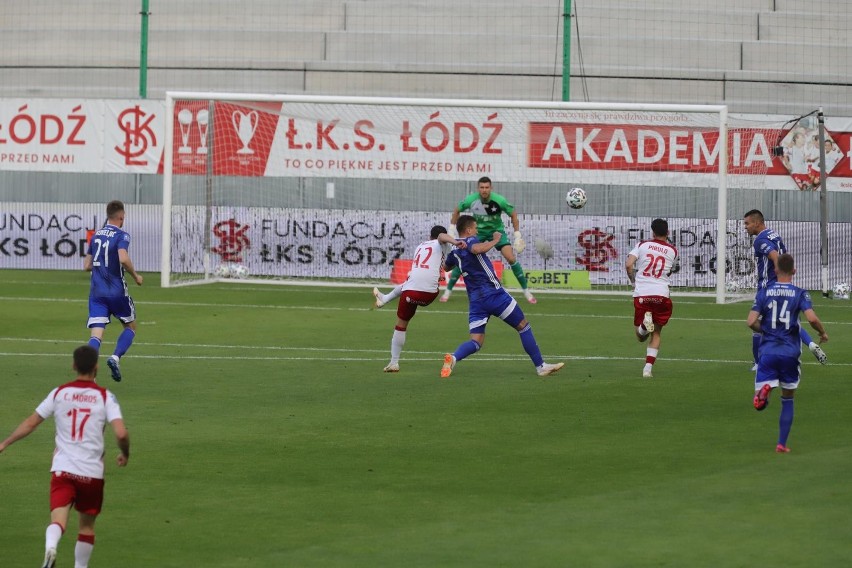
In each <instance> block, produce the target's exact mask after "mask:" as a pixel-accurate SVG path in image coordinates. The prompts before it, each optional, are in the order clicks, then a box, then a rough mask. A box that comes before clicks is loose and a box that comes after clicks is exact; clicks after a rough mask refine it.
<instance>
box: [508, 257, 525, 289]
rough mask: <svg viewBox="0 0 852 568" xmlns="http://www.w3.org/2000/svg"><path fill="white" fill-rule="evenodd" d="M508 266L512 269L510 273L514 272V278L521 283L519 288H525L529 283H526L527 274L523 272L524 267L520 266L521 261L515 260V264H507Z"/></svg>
mask: <svg viewBox="0 0 852 568" xmlns="http://www.w3.org/2000/svg"><path fill="white" fill-rule="evenodd" d="M509 268H511V269H512V274H514V275H515V278H517V279H518V282H519V283H520V284H521V288H523V289H524V290H526V289H527V287H528V286H529V284H528V283H527V275H526V274H524V268H523V267H522V266H521V263H520V262H519V261H517V260H516V261H515V264H510V265H509Z"/></svg>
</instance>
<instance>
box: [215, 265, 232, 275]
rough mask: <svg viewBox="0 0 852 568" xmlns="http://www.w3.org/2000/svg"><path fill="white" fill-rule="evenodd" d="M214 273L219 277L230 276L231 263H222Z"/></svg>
mask: <svg viewBox="0 0 852 568" xmlns="http://www.w3.org/2000/svg"><path fill="white" fill-rule="evenodd" d="M213 274H215V275H216V277H217V278H230V277H231V265H230V264H228V263H222V264H220V265H219V266H217V267H216V270H214V271H213Z"/></svg>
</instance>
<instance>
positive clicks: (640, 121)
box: [0, 98, 852, 191]
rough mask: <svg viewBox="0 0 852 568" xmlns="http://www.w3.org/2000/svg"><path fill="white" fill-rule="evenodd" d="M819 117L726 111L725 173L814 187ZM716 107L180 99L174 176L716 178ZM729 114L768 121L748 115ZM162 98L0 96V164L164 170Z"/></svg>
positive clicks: (845, 139)
mask: <svg viewBox="0 0 852 568" xmlns="http://www.w3.org/2000/svg"><path fill="white" fill-rule="evenodd" d="M813 118H814V117H812V116H811V117H808V118H807V119H803V120H801V121H799V122H798V123H795V124H792V125H790V124H788V125H787V126H783V127H782V125H784V123H785V122H786V121H788V120H789V117H777V116H764V115H731V116H730V124H729V130H728V140H727V144H728V149H729V154H730V159H729V163H728V172H729V175H728V185H729V187H732V188H737V187H743V188H772V189H791V190H795V189H799V190H805V189H807V190H813V189H816V186H817V184H818V179H819V165H818V161H817V160H818V156H819V150H820V148H819V143H818V142H817V141H815V140H816V138H818V137H816V130H815V123H814V120H812V119H813ZM713 120H714V115H694V114H687V113H648V112H634V111H580V110H554V109H517V108H515V109H512V108H505V109H504V108H501V109H488V108H475V107H449V106H448V107H441V106H435V107H424V106H404V105H393V106H391V105H375V104H373V105H367V104H364V105H342V104H323V105H319V104H309V103H290V102H288V103H280V102H279V103H269V102H256V103H227V102H216V103H215V104H211V103H210V102H209V101H178V102H177V103H176V107H175V117H174V121H175V124H174V125H173V127H174V134H175V144H174V147H173V149H172V151H173V157H174V172H175V173H177V174H182V175H206V174H207V172H208V168H212V172H211V173H212V174H214V175H222V176H254V177H258V176H264V177H284V176H287V177H294V176H295V177H331V178H335V177H357V178H382V179H419V180H445V181H458V180H468V179H470V178H471V177H479V176H482V175H487V176H490V177H492V178H494V179H495V180H499V181H525V182H541V183H564V180H565V179H566V178H569V177H570V178H571V179H574V180H575V181H577V182H582V183H585V184H594V183H601V184H628V185H661V184H663V185H665V184H668V185H675V186H677V185H680V186H684V187H716V186H718V175H717V173H716V172H718V170H719V155H720V150H721V146H720V143H721V141H720V140H719V132H718V128H717V127H716V126H714V125H713ZM738 124H755V125H757V124H764V125H766V124H775V125H776V126H760V127H758V126H747V127H741V126H737V125H738ZM164 138H165V103H164V102H163V101H151V100H101V99H38V98H33V99H2V100H0V169H3V170H13V171H31V172H93V173H100V172H124V173H161V172H162V168H163V151H164V141H165V140H164ZM850 140H852V119H849V118H842V117H841V118H838V117H827V118H826V141H825V143H824V148H823V150H824V152H825V156H826V175H827V179H828V187H829V189H830V190H833V191H834V190H839V191H852V167H850V166H852V148H851V146H852V144H850Z"/></svg>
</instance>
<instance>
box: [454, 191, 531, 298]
mask: <svg viewBox="0 0 852 568" xmlns="http://www.w3.org/2000/svg"><path fill="white" fill-rule="evenodd" d="M478 188H479V193H471V194H470V195H468V196H467V197H465V198H464V199H462V200H461V201H460V202H459V204H458V206H457V207H456V208H455V210H454V211H453V216H452V218H451V219H450V235H452V236H453V237H456V238H458V233H457V232H456V221H458V219H459V215H460V214H461V212H462V211H470V214H471V215H473V218H474V219H476V228H477V237H479V240H480V241H482V242H488V241H490V240H491V238H492V236H493V235H494V233H496V232H499V233H501V234H502V235H503V237H502V238H501V239H500V242H498V243H497V246H496V248H497V250H499V251H500V253H501V254H502V255H503V258H505V259H506V263H507V264H508V265H509V267H510V268H511V269H512V273H513V274H514V275H515V278H517V279H518V282H520V284H521V288H523V289H524V297H525V298H526V299H527V301H528V302H529V303H530V304H535V303H536V302H537V300H536V299H535V296H533V295H532V293H531V292H530V291H529V290H527V285H528V284H527V277H526V275H525V274H524V269H523V268H522V267H521V263H520V262H518V258H517V256H516V254H520V253H521V252H523V250H524V247H526V244H525V243H524V239H523V238H522V237H521V231H520V225H519V223H518V214H517V213H515V206H514V205H512V204H511V203H509V201H508V200H507V199H506V198H505V197H503V196H502V195H500V194H497V193H494V192H492V191H491V178H488V177H481V178H479V182H478ZM503 213H505V214H506V215H509V216H510V217H511V218H512V228H513V229H514V231H515V234H514V237H515V240H514V242H510V241H509V238H508V237H507V236H506V227H505V226H503ZM460 276H461V271H459V269H458V267H455V268H453V271H452V273H451V274H450V280H449V282H447V289H446V290H445V291H444V294H443V295H442V296H441V301H442V302H446V301H447V300H449V299H450V294H452V293H453V286H455V285H456V282H458V279H459V277H460Z"/></svg>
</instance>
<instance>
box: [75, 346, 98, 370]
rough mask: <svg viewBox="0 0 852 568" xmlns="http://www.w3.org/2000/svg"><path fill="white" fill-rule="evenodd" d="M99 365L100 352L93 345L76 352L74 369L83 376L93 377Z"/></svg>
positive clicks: (79, 348) (82, 347)
mask: <svg viewBox="0 0 852 568" xmlns="http://www.w3.org/2000/svg"><path fill="white" fill-rule="evenodd" d="M97 364H98V351H97V350H96V349H95V348H94V347H92V346H91V345H81V346H80V347H78V348H77V349H75V350H74V368H75V369H76V370H77V372H78V373H80V374H81V375H91V374H92V373H93V372H94V370H95V366H97Z"/></svg>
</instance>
